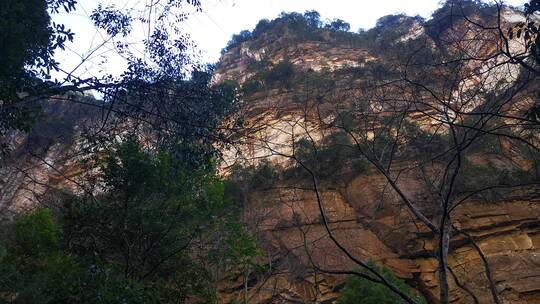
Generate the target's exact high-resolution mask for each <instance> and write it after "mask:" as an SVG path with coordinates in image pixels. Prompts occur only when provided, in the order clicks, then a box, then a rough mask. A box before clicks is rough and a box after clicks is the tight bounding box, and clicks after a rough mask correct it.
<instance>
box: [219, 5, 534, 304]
mask: <svg viewBox="0 0 540 304" xmlns="http://www.w3.org/2000/svg"><path fill="white" fill-rule="evenodd" d="M487 10H488V9H487V8H483V9H482V10H481V12H482V13H486V14H487V15H489V14H492V13H489V12H486V11H487ZM516 15H517V14H516V13H515V12H513V11H511V10H505V11H503V16H504V18H505V19H504V22H506V23H504V25H503V27H511V26H512V24H513V23H512V22H516V21H518V20H517V19H516ZM293 17H294V16H293ZM474 17H475V18H478V19H477V20H484V21H485V20H486V19H482V18H488V17H485V16H482V14H481V13H476V14H474ZM283 18H286V17H283ZM291 18H292V17H291ZM439 18H442V17H440V16H439ZM435 19H436V17H434V19H432V20H430V21H427V22H425V21H421V20H419V19H418V18H411V17H406V16H390V17H387V18H386V19H385V20H384V21H385V22H384V23H383V22H382V21H381V24H379V25H378V26H377V27H376V28H375V29H372V30H370V31H368V32H367V33H361V34H358V35H355V34H351V33H343V32H335V31H334V32H333V31H331V30H327V29H317V30H314V31H315V33H314V34H313V33H312V34H310V35H307V34H300V35H299V34H295V33H294V32H292V33H291V28H290V27H287V26H283V24H281V23H280V22H282V20H277V21H273V22H274V26H275V27H274V28H271V29H270V30H267V31H266V32H262V33H261V32H258V31H257V29H255V31H254V33H253V36H252V37H251V39H248V40H245V41H241V42H240V43H238V44H237V45H235V46H234V47H232V48H229V49H228V51H227V52H226V53H224V55H223V57H222V60H221V61H220V64H219V66H218V69H217V71H216V73H215V80H216V81H217V82H219V81H225V80H234V81H237V82H239V83H240V84H241V85H242V88H243V92H244V102H245V107H244V112H243V115H244V116H243V118H244V120H245V126H246V130H248V131H247V132H246V136H244V137H240V139H238V142H237V145H235V147H234V149H231V150H227V151H225V153H224V155H225V161H224V167H225V168H227V169H229V170H230V171H229V172H230V173H229V174H231V176H232V179H233V180H234V179H236V182H237V183H240V184H242V183H248V182H249V177H248V178H246V177H245V176H246V174H247V175H249V173H246V172H250V171H249V170H252V171H251V174H253V175H254V176H255V177H254V179H255V180H256V182H254V184H257V183H259V184H261V183H262V185H259V186H257V185H254V186H252V187H247V189H244V190H243V191H244V196H243V199H244V200H245V204H246V211H245V215H244V216H245V221H246V223H248V225H250V227H251V229H252V231H253V232H254V233H255V234H256V235H258V237H259V239H260V240H261V243H262V244H263V246H264V248H265V250H266V253H267V260H266V263H267V265H268V267H269V268H270V269H271V271H270V272H269V274H267V275H259V276H257V275H252V276H251V277H250V278H249V288H248V289H247V293H248V299H249V302H250V303H308V302H313V303H333V302H334V301H335V300H336V299H337V297H338V296H339V290H340V289H341V288H343V286H344V275H339V274H331V273H332V272H334V273H338V272H340V271H348V270H351V269H355V268H357V267H358V265H355V263H354V262H353V261H352V259H351V258H350V257H349V256H348V255H349V254H350V255H352V256H354V257H356V258H359V259H362V260H368V259H374V260H375V261H376V262H378V263H381V264H384V265H386V266H388V267H389V268H390V269H391V270H393V271H394V273H396V274H397V275H398V276H399V277H401V278H404V279H406V280H407V282H408V283H409V284H411V285H412V286H414V287H415V288H416V289H417V290H418V291H420V292H421V293H422V294H423V295H424V296H425V297H426V299H427V300H428V302H429V303H437V302H438V297H439V280H438V270H437V265H438V261H437V259H436V257H435V253H436V251H437V248H438V243H437V242H438V241H437V238H436V237H435V236H434V235H433V233H432V232H431V231H430V230H429V229H427V228H426V227H425V225H423V223H422V222H420V221H419V220H418V219H417V218H416V217H415V216H413V215H412V214H411V212H410V210H409V209H408V208H407V207H406V206H405V205H404V203H403V201H402V200H401V197H400V195H398V193H396V191H393V189H392V188H391V187H390V186H389V182H388V180H387V179H386V178H385V176H383V175H382V174H381V172H380V171H379V170H376V168H374V167H373V166H371V165H367V166H366V165H364V166H360V168H357V167H355V166H354V163H353V162H351V160H350V159H344V158H339V156H335V155H340V154H341V153H342V152H341V150H339V148H337V145H335V146H333V149H329V153H330V154H333V155H330V156H325V155H326V154H324V153H325V151H326V150H322V149H324V148H325V146H324V144H321V143H324V142H325V140H327V139H328V138H331V136H332V135H331V134H333V133H335V132H339V131H343V128H342V127H341V126H339V121H338V120H339V119H338V118H339V117H341V116H342V115H343V113H344V110H350V109H351V108H354V107H364V108H363V110H362V111H363V112H362V114H365V113H368V112H369V113H370V114H372V115H373V113H385V114H380V115H382V116H385V117H386V118H388V117H390V115H387V114H386V113H388V112H390V111H389V110H388V108H389V107H390V102H389V101H388V100H389V99H391V100H392V101H393V103H392V104H391V107H392V109H393V110H394V111H395V109H403V107H405V104H409V103H407V102H406V100H407V99H405V98H403V95H407V94H410V96H412V95H413V94H414V93H413V92H410V91H407V90H403V91H399V90H398V89H397V88H395V87H392V88H389V87H385V90H386V91H385V92H381V91H377V90H379V89H380V87H377V85H374V82H376V81H377V79H381V78H382V79H384V80H386V81H388V82H392V81H396V82H397V81H398V80H397V79H399V77H401V76H400V72H402V71H403V70H402V68H403V66H401V65H400V62H403V61H402V60H403V58H412V59H411V61H414V60H418V61H417V62H416V64H418V65H419V66H422V70H421V71H418V70H414V69H412V70H413V71H416V72H418V73H421V76H420V77H422V78H424V79H425V78H430V77H433V83H436V84H435V85H433V87H443V86H445V84H444V81H447V80H448V78H444V77H443V78H444V79H443V80H441V79H442V78H438V77H437V76H435V75H436V73H440V74H444V73H445V72H444V71H442V70H437V69H432V68H431V67H432V66H433V65H431V64H430V63H428V62H427V58H430V56H433V53H436V52H437V50H439V51H440V50H441V49H444V50H445V51H448V50H449V49H451V48H456V49H458V48H462V47H463V45H458V44H460V43H464V41H465V40H467V39H466V38H464V37H467V36H468V35H469V37H470V40H467V43H468V45H467V46H466V48H467V50H470V51H471V53H474V54H476V55H479V54H480V55H479V57H480V56H485V57H486V58H487V57H489V55H490V54H493V53H494V52H495V50H496V48H495V45H494V44H493V41H494V40H492V38H490V37H489V34H486V33H484V32H482V31H481V30H479V29H478V28H476V27H474V26H472V27H471V26H470V23H469V22H466V21H463V20H461V21H460V22H457V23H454V24H453V25H451V26H447V27H446V28H445V27H444V25H441V23H443V22H441V19H438V20H435ZM488 19H489V18H488ZM441 27H442V28H441ZM297 31H298V30H297ZM479 35H487V36H483V37H484V38H485V39H478V36H479ZM306 37H307V38H306ZM511 43H512V42H511ZM511 47H513V48H515V49H519V48H520V45H519V44H515V43H514V44H513V45H512V46H511ZM412 50H414V51H417V52H418V51H419V50H420V51H421V52H425V53H424V54H423V55H421V56H419V57H414V56H413V55H410V54H411V53H410V52H411V51H412ZM426 50H427V51H426ZM410 64H411V65H414V64H415V63H414V62H411V63H410ZM466 66H467V67H466V69H468V70H469V71H472V70H475V71H483V72H476V73H472V74H469V75H473V76H472V77H469V76H467V77H463V78H462V79H461V80H460V81H459V85H457V86H456V88H457V89H456V91H454V93H451V94H450V93H449V95H451V96H452V94H454V95H453V96H455V95H457V94H459V92H458V91H457V90H461V89H463V88H467V89H476V88H482V90H485V91H491V92H494V94H498V93H497V92H498V90H500V91H505V90H508V89H509V88H510V87H511V86H512V85H513V84H515V83H517V82H518V80H519V77H520V76H519V75H520V69H519V67H517V66H515V65H512V64H509V63H508V62H503V61H502V60H501V58H500V57H497V58H495V59H493V60H487V59H486V60H478V61H477V62H475V61H470V62H467V64H466ZM461 68H463V67H461ZM261 71H263V72H261ZM264 71H266V72H264ZM459 72H460V70H459V69H458V67H455V70H452V71H451V72H450V73H459ZM432 73H433V74H432ZM381 75H382V76H381ZM411 79H412V78H411ZM414 81H416V80H414ZM422 81H423V80H422ZM437 81H441V82H439V83H437ZM411 82H412V81H409V84H410V83H411ZM419 82H420V81H419ZM503 82H505V83H506V87H504V85H503V88H502V89H501V83H503ZM439 85H440V86H439ZM534 88H536V85H532V86H528V87H527V88H526V89H524V92H525V93H523V94H521V95H520V96H519V97H516V98H515V99H514V100H513V101H512V103H511V105H510V106H508V112H506V113H509V112H513V113H518V112H520V109H521V108H520V107H521V106H522V105H523V104H530V99H531V97H530V95H529V92H530V91H534V90H535V89H534ZM392 90H395V91H392ZM431 93H432V92H431ZM383 95H384V96H385V97H384V98H382V97H381V96H383ZM485 96H486V95H483V96H478V97H475V98H471V99H470V100H469V103H468V104H460V105H459V106H457V105H456V104H457V103H458V102H460V101H459V100H458V99H459V98H457V99H456V103H455V104H454V105H452V106H450V108H452V107H453V106H455V108H454V109H457V108H460V111H462V112H463V113H471V112H474V111H475V110H474V109H475V108H476V109H478V107H482V105H485V104H486V103H487V102H488V99H486V97H485ZM414 98H416V100H418V98H421V99H422V106H423V107H424V108H422V106H420V109H418V108H415V110H416V111H411V114H410V115H407V119H408V120H409V121H410V122H412V123H413V124H414V125H417V126H418V127H419V129H420V130H423V131H426V132H427V133H430V132H432V133H430V134H432V135H433V134H434V133H437V132H441V133H440V134H442V135H447V134H449V133H448V132H450V131H449V127H448V124H444V123H441V118H440V116H438V115H440V114H441V111H440V108H439V102H440V101H438V100H436V99H435V98H432V97H425V96H421V97H418V96H415V97H414ZM411 99H413V98H411ZM383 100H384V101H383ZM415 106H417V104H415ZM409 108H410V107H409ZM380 109H382V110H380ZM377 110H378V111H379V112H377ZM398 111H399V110H398ZM467 111H469V112H467ZM456 112H457V110H456ZM356 113H357V112H356ZM463 115H464V116H466V115H467V114H463ZM361 117H362V118H361V121H363V122H365V121H369V120H370V119H372V118H370V116H369V115H367V114H365V115H364V116H361ZM375 124H382V123H381V122H380V121H379V122H377V123H375ZM379 129H382V128H381V127H380V126H379V125H377V126H373V127H372V128H371V129H370V130H369V131H366V134H365V138H362V139H365V140H367V141H370V140H371V143H373V145H375V144H374V142H376V139H373V138H374V137H375V138H377V136H378V135H377V132H378V131H379ZM434 130H439V131H434ZM440 130H442V131H440ZM433 132H434V133H433ZM532 138H534V141H535V142H536V147H538V145H537V143H538V141H537V140H538V139H539V138H538V134H537V133H535V134H533V137H532ZM302 140H306V141H307V142H308V145H313V146H317V145H318V144H321V146H320V147H319V148H320V149H321V150H319V151H318V152H316V153H319V155H318V156H317V158H316V161H315V163H311V164H312V165H313V167H312V168H311V169H313V171H315V172H316V174H318V176H317V178H318V179H319V181H320V185H319V187H320V189H319V191H318V192H317V191H315V190H314V189H313V188H312V185H311V182H310V177H309V174H308V178H307V179H306V178H305V175H304V176H302V174H301V173H298V170H300V171H302V168H300V169H299V167H302V166H304V164H305V163H304V164H302V166H300V165H299V164H298V159H299V156H298V155H299V152H298V150H299V149H300V148H302V145H301V144H299V142H300V141H302ZM430 144H431V145H434V146H436V145H437V143H436V142H431V143H430ZM497 145H498V146H500V147H502V148H501V149H497V151H496V152H493V150H491V148H489V149H479V150H476V151H474V152H473V153H470V154H468V155H467V156H466V161H467V162H469V164H471V165H472V166H473V167H475V168H477V169H478V168H483V169H486V170H487V167H491V168H496V169H495V170H496V171H497V170H499V171H500V170H509V171H512V172H516V173H517V172H522V173H524V172H529V173H526V174H531V175H534V173H532V172H533V171H534V169H532V168H533V167H534V166H536V165H534V163H535V160H534V159H535V157H537V156H532V157H531V156H530V155H529V156H525V155H524V154H523V153H521V152H516V151H515V150H516V149H515V147H513V143H512V142H511V141H509V140H506V139H504V138H500V139H499V140H498V144H497ZM326 148H328V146H326ZM483 148H486V147H483ZM313 149H316V148H313ZM427 153H431V151H429V152H427ZM535 153H537V152H535ZM321 155H322V156H321ZM325 157H328V159H329V160H330V162H331V163H334V164H333V165H331V166H333V167H332V170H333V171H332V170H331V171H328V170H330V169H329V167H328V166H327V164H326V163H324V162H325V161H326V160H327V159H326V158H325ZM261 160H262V161H261ZM421 160H422V156H420V155H418V154H417V155H416V156H413V157H409V158H407V157H402V158H401V159H399V160H398V161H394V162H393V163H392V164H391V165H389V167H390V168H391V169H390V170H389V172H391V174H395V175H396V176H398V177H396V180H397V184H398V185H397V186H398V187H399V189H401V190H402V191H403V192H404V194H405V195H406V196H407V197H410V198H414V200H415V201H416V202H418V204H419V207H420V209H422V211H423V212H425V214H428V215H429V217H430V218H437V216H439V215H438V213H437V211H436V208H435V207H433V204H434V200H436V198H435V197H434V196H433V191H432V189H430V186H431V187H433V185H430V184H429V183H428V182H427V181H426V175H427V176H429V178H434V176H433V175H432V174H429V173H428V174H426V173H425V172H424V171H423V169H425V168H421V167H422V165H420V163H421ZM317 162H319V163H317ZM340 162H341V163H340ZM321 163H322V164H321ZM336 164H337V167H338V168H337V169H335V168H334V167H335V166H336ZM440 165H441V164H440V163H438V164H434V165H433V166H434V167H437V166H440ZM308 166H309V165H308ZM325 166H326V167H325ZM239 168H240V169H239ZM242 168H243V169H242ZM269 168H270V169H269ZM272 168H274V169H272ZM314 168H316V169H314ZM510 168H514V169H510ZM323 169H324V170H326V171H324V170H323ZM431 169H433V170H435V171H436V172H438V173H435V175H436V174H442V172H443V170H439V171H437V169H436V168H435V169H434V168H431ZM483 169H479V171H478V172H476V173H474V174H471V175H468V176H465V177H464V179H465V180H464V182H463V184H461V185H459V186H457V188H458V191H461V190H462V187H463V188H466V187H467V183H470V184H473V183H475V181H474V180H478V182H480V183H486V184H484V186H485V185H487V183H489V182H492V181H493V180H490V179H489V178H487V179H483V177H481V176H482V175H483V174H486V172H484V173H482V172H481V171H482V170H483ZM265 170H266V171H265ZM268 170H270V171H268ZM272 170H274V172H272ZM295 170H296V171H295ZM317 170H320V171H317ZM466 170H468V169H466ZM253 171H254V172H253ZM269 172H270V173H269ZM291 172H292V173H291ZM295 172H296V173H295ZM328 172H330V173H329V174H328ZM295 174H296V175H295ZM324 174H327V176H323V175H324ZM242 175H243V176H244V177H242ZM465 175H467V174H465ZM488 175H489V174H488ZM517 175H519V174H517ZM517 175H512V176H509V177H507V179H509V180H510V181H518V180H519V179H520V177H518V176H517ZM491 177H492V178H494V177H495V176H494V175H491ZM429 178H428V179H429ZM268 179H274V180H275V181H274V182H269V183H264V182H261V181H262V180H268ZM488 180H489V181H488ZM507 181H508V180H507ZM317 194H319V196H320V201H321V202H322V205H323V208H324V209H325V212H326V215H327V219H328V222H329V228H330V230H331V231H332V233H333V235H334V236H335V238H336V239H337V240H338V242H339V243H340V244H341V245H342V246H343V247H344V248H345V249H346V251H347V253H345V252H344V251H343V250H341V249H340V248H338V246H336V244H335V242H334V241H333V240H331V238H330V237H329V232H328V231H327V229H326V228H325V225H324V222H323V220H322V216H321V210H320V209H319V205H318V203H319V199H318V198H317ZM539 198H540V189H539V188H538V187H536V186H534V187H530V188H527V189H523V188H520V189H512V188H510V190H505V191H502V192H497V193H496V194H495V195H491V196H474V197H471V198H470V199H467V200H465V201H464V202H462V203H460V204H459V208H455V211H453V214H452V218H453V224H454V226H455V230H454V233H453V236H452V239H451V241H450V251H449V257H448V262H449V268H450V269H451V271H452V274H451V275H452V277H451V278H450V279H449V284H450V290H451V291H450V294H451V302H452V303H474V301H475V299H474V297H476V300H477V301H478V302H479V303H493V301H494V300H493V297H492V295H491V291H490V289H489V283H488V280H487V276H486V267H485V263H487V264H488V267H489V268H490V271H491V273H492V277H493V281H494V284H495V286H496V289H497V292H498V294H499V297H500V298H501V299H502V301H503V302H504V303H537V302H540V267H539V265H540V264H539V262H540V259H539V251H540V248H539V244H540V243H539V242H540V238H539V237H540V230H539V228H540V221H539V218H540V207H539V205H538V202H539V200H540V199H539ZM434 208H435V209H434ZM482 255H483V257H485V259H486V260H485V261H484V260H483V257H482ZM242 282H243V281H242V279H241V278H240V277H239V278H238V285H236V286H230V285H226V286H224V287H223V298H224V299H230V298H234V297H235V296H239V295H240V294H242V293H243V292H246V286H244V284H243V283H242ZM471 294H474V297H473V296H471Z"/></svg>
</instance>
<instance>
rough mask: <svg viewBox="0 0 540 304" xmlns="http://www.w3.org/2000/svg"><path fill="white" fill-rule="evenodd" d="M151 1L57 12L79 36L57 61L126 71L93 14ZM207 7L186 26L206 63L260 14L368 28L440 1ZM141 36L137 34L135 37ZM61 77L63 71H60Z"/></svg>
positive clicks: (233, 0)
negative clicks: (311, 15)
mask: <svg viewBox="0 0 540 304" xmlns="http://www.w3.org/2000/svg"><path fill="white" fill-rule="evenodd" d="M147 1H148V0H79V3H78V5H77V10H76V12H75V13H71V14H59V15H56V16H54V19H55V20H56V21H57V22H62V23H64V24H66V25H67V26H68V27H69V28H71V29H72V30H73V31H74V32H75V33H76V36H75V41H74V43H73V44H71V45H69V49H68V50H66V51H65V52H61V53H59V54H58V55H57V60H58V61H59V62H60V63H61V67H62V68H63V69H64V70H66V71H72V70H73V69H74V68H75V67H77V66H78V64H79V63H80V61H81V58H86V57H89V62H88V63H87V64H85V65H83V66H81V67H78V68H77V70H76V73H75V74H76V75H78V76H81V77H88V76H92V75H99V74H100V73H102V71H100V70H99V67H98V66H99V63H105V64H101V67H105V68H106V69H107V70H108V71H109V72H112V73H113V74H115V72H116V73H119V72H120V71H122V70H123V68H124V65H123V63H122V62H121V60H120V59H119V58H118V57H115V55H114V53H115V51H114V49H112V48H111V47H109V46H108V45H106V44H105V45H102V42H103V39H102V37H103V35H102V34H101V33H99V32H97V31H96V30H95V28H94V26H93V25H92V22H91V21H90V20H89V18H88V15H89V14H91V12H92V11H93V10H94V9H95V8H96V7H97V5H98V4H99V3H101V4H103V5H105V6H106V5H109V4H115V5H116V6H117V7H125V8H127V7H134V6H136V5H144V4H145V3H146V2H147ZM201 2H202V12H196V13H193V14H192V15H191V16H190V17H189V19H188V20H187V21H184V24H183V25H182V27H183V29H184V30H185V31H186V32H188V33H189V34H190V35H191V38H192V39H193V41H194V42H195V43H196V45H197V48H198V50H199V51H200V52H201V56H202V57H201V58H202V60H203V61H206V62H210V63H212V62H216V61H217V60H218V59H219V55H220V50H221V49H222V48H223V47H224V46H225V45H226V43H227V41H228V40H229V39H230V38H231V35H233V34H235V33H238V32H240V31H242V30H245V29H248V30H252V29H253V28H254V27H255V25H256V24H257V22H258V21H259V20H260V19H263V18H267V19H273V18H276V17H277V16H278V15H279V13H280V12H283V11H286V12H293V11H296V12H304V11H306V10H317V11H318V12H319V13H320V14H321V18H322V19H323V20H324V19H327V18H328V19H333V18H340V19H343V20H345V21H347V22H349V23H350V24H351V30H352V31H357V30H358V29H359V28H363V29H369V28H371V27H373V26H374V25H375V22H376V20H377V19H378V18H380V17H382V16H385V15H388V14H396V13H405V14H407V15H420V16H422V17H424V18H429V16H430V15H431V13H432V12H433V11H434V10H436V9H437V8H438V7H439V0H369V1H366V0H202V1H201ZM525 2H526V1H524V0H507V1H506V3H507V4H511V5H516V6H521V5H523V3H525ZM135 40H136V39H135ZM57 77H58V78H60V77H61V76H57Z"/></svg>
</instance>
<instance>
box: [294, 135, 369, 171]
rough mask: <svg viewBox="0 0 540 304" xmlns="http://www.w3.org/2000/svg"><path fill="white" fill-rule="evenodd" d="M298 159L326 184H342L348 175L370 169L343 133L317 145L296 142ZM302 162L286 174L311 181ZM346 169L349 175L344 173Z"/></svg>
mask: <svg viewBox="0 0 540 304" xmlns="http://www.w3.org/2000/svg"><path fill="white" fill-rule="evenodd" d="M295 156H296V158H297V160H298V162H299V163H302V164H304V166H306V167H307V168H308V169H310V170H312V171H313V173H314V174H315V175H316V176H317V178H320V179H322V180H326V181H332V182H339V181H343V178H344V176H346V174H345V173H349V174H352V175H356V174H358V173H361V172H363V171H365V170H366V168H367V161H366V160H365V159H364V158H363V157H362V156H361V155H360V154H359V153H358V150H357V149H356V147H355V146H354V145H353V143H352V142H351V140H350V139H349V136H348V135H347V134H345V133H341V132H337V133H333V134H330V135H328V136H326V137H325V138H324V139H323V140H322V142H321V143H318V144H317V143H313V142H312V141H310V140H308V139H300V140H298V141H297V142H296V143H295ZM299 163H298V164H295V165H294V166H293V167H292V168H291V169H289V172H286V175H292V176H296V177H300V178H311V176H310V175H309V173H308V172H307V171H306V170H305V169H304V167H303V166H301V165H300V164H299ZM345 169H347V170H348V172H344V170H345ZM345 181H346V180H345Z"/></svg>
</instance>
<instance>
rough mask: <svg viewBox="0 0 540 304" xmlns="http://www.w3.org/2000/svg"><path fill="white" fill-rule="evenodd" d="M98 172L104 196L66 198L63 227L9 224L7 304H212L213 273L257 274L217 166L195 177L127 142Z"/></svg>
mask: <svg viewBox="0 0 540 304" xmlns="http://www.w3.org/2000/svg"><path fill="white" fill-rule="evenodd" d="M100 172H102V176H101V179H102V185H101V189H100V192H102V194H100V195H97V196H75V195H68V194H64V195H61V196H59V198H58V199H59V201H60V202H62V203H63V206H62V208H61V209H60V210H59V218H60V222H61V224H62V225H61V226H60V225H58V223H57V221H55V219H54V217H53V215H52V213H51V211H50V210H47V209H38V210H36V211H34V212H33V213H30V214H27V215H23V216H21V217H20V218H18V219H17V220H16V221H15V222H14V223H13V224H10V225H9V226H8V229H6V230H7V231H8V232H7V233H6V235H5V236H4V237H3V238H2V243H1V244H2V246H0V248H2V250H0V270H1V272H0V282H2V283H6V284H0V286H1V287H0V303H2V301H11V302H10V303H184V302H186V301H187V300H188V299H193V297H196V298H197V299H199V300H200V301H199V302H201V301H206V300H208V301H210V300H212V299H213V298H214V297H215V290H214V286H215V281H216V280H218V279H220V278H219V277H213V276H212V272H211V270H212V269H213V268H217V267H223V266H226V267H247V266H246V265H249V267H255V266H254V265H255V264H256V263H255V260H254V257H255V256H257V255H258V254H259V251H258V248H257V246H256V243H255V242H254V241H253V239H252V238H251V237H250V236H249V234H247V232H246V231H244V230H243V227H242V225H241V224H240V223H239V222H237V221H236V220H235V209H234V208H232V206H231V205H230V204H229V202H228V201H227V200H225V198H224V185H223V183H221V182H220V181H219V180H218V179H217V177H216V176H215V174H214V167H213V165H212V164H211V163H210V162H209V163H207V164H206V165H205V166H201V167H199V168H198V169H189V170H188V169H186V165H185V163H184V162H183V161H181V160H180V159H178V158H175V157H174V156H173V155H172V154H171V153H168V152H164V151H158V152H148V151H145V150H144V149H143V148H142V147H141V146H140V145H139V144H138V143H137V142H135V141H134V140H128V141H126V142H124V143H123V144H121V145H119V146H117V147H115V149H114V151H112V152H110V153H109V154H108V155H107V157H106V158H105V161H104V163H103V165H102V167H101V169H100ZM219 240H225V241H219ZM224 244H225V245H224Z"/></svg>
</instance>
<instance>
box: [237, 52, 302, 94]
mask: <svg viewBox="0 0 540 304" xmlns="http://www.w3.org/2000/svg"><path fill="white" fill-rule="evenodd" d="M295 76H296V71H295V68H294V64H292V63H291V62H290V61H289V60H288V59H287V58H285V59H284V60H282V61H280V62H278V63H277V64H276V65H274V66H272V67H271V68H269V69H268V68H263V69H260V70H259V71H258V72H257V73H256V74H255V75H253V76H252V77H251V78H250V79H248V80H247V81H246V82H245V83H244V85H243V86H242V91H243V93H244V95H245V96H249V95H252V94H254V93H255V92H257V91H259V90H261V89H263V88H265V89H267V88H273V87H279V88H287V89H290V88H291V86H292V82H293V80H294V78H295Z"/></svg>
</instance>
